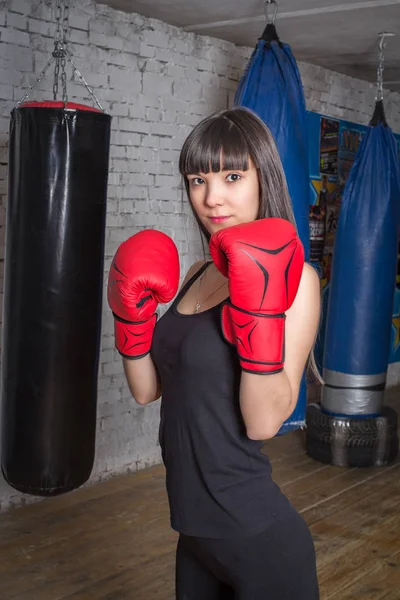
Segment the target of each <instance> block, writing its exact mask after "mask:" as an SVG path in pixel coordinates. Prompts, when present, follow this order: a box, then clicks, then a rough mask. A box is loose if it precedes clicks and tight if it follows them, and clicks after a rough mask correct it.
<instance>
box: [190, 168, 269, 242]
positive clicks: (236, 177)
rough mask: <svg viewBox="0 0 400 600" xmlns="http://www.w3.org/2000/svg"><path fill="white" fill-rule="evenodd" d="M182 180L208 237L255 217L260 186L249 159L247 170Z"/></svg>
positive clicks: (255, 170)
mask: <svg viewBox="0 0 400 600" xmlns="http://www.w3.org/2000/svg"><path fill="white" fill-rule="evenodd" d="M186 177H187V180H188V182H189V194H190V201H191V203H192V206H193V209H194V210H195V211H196V214H197V216H198V217H199V219H200V221H201V222H202V223H203V225H204V227H205V228H206V229H207V231H209V233H210V234H211V235H212V234H213V233H215V232H216V231H219V230H220V229H224V228H225V227H231V226H232V225H239V223H248V222H250V221H254V220H255V219H256V218H257V215H258V209H259V202H260V200H259V198H260V186H259V181H258V174H257V169H256V168H255V166H254V164H253V162H252V161H251V159H249V168H248V169H247V171H240V170H230V171H218V172H217V173H213V172H209V173H191V174H189V175H187V176H186Z"/></svg>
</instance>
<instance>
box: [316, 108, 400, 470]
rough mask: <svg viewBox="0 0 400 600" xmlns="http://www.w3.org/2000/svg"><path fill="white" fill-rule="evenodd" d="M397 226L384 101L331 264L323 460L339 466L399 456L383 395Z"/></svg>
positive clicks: (393, 147)
mask: <svg viewBox="0 0 400 600" xmlns="http://www.w3.org/2000/svg"><path fill="white" fill-rule="evenodd" d="M399 227H400V171H399V158H398V154H397V144H396V141H395V138H394V136H393V133H392V132H391V130H390V128H389V127H388V126H387V123H386V121H385V116H384V111H383V105H382V102H381V101H379V102H377V104H376V109H375V112H374V116H373V118H372V121H371V123H370V126H369V128H368V130H367V133H366V135H365V136H364V138H363V140H362V142H361V144H360V147H359V149H358V152H357V155H356V159H355V162H354V164H353V167H352V169H351V171H350V174H349V177H348V180H347V183H346V187H345V190H344V194H343V199H342V207H341V212H340V217H339V222H338V229H337V233H336V240H335V252H334V257H333V264H332V276H331V284H330V296H329V303H328V314H327V324H326V336H325V351H324V361H323V378H324V381H325V386H324V388H323V392H322V401H321V409H322V410H321V414H320V417H319V418H320V419H321V418H322V419H325V421H326V423H328V422H330V427H328V429H329V434H330V438H329V436H328V437H327V438H325V441H326V442H327V443H328V444H329V445H330V446H331V448H330V450H329V451H328V449H326V450H327V452H326V454H325V458H329V457H330V460H331V462H333V463H334V464H338V465H343V466H368V465H371V464H383V463H385V462H389V461H390V460H392V459H393V458H394V457H395V456H396V454H397V446H398V442H397V434H396V414H395V412H394V411H392V410H391V409H389V408H388V407H383V398H384V390H385V383H386V371H387V365H388V360H389V353H390V344H391V325H392V314H393V300H394V291H395V283H396V269H397V246H398V234H399ZM310 410H311V413H310V414H311V415H312V411H313V410H316V409H315V407H312V408H311V409H310ZM311 420H312V416H311ZM311 425H312V424H311ZM314 425H315V423H314ZM309 433H310V435H311V436H313V427H312V426H311V431H310V432H309V431H308V434H309ZM314 433H315V431H314ZM320 433H322V432H320ZM328 438H329V439H328ZM352 438H353V439H352ZM321 439H322V438H321ZM314 442H315V440H314ZM311 446H312V449H311V452H310V453H311V455H312V454H313V449H315V444H314V445H313V444H311ZM363 446H364V447H363ZM320 450H321V448H320ZM317 453H318V452H317ZM319 454H320V453H319ZM356 454H357V456H356ZM352 455H353V457H352ZM317 458H321V455H320V456H319V457H317Z"/></svg>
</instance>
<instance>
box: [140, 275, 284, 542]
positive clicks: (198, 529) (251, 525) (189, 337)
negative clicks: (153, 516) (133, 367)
mask: <svg viewBox="0 0 400 600" xmlns="http://www.w3.org/2000/svg"><path fill="white" fill-rule="evenodd" d="M206 267H207V263H206V264H205V265H204V266H203V267H202V268H201V269H200V270H199V271H198V272H197V273H196V274H195V275H194V277H192V279H190V280H189V281H188V282H187V284H186V285H185V286H184V287H183V289H182V290H181V292H180V293H179V294H178V296H177V297H176V299H175V301H174V303H173V304H172V305H171V307H170V308H169V310H168V311H167V312H166V313H165V314H164V316H163V317H162V318H161V319H160V320H159V322H158V323H157V326H156V329H155V332H154V338H153V344H152V349H151V356H152V359H153V361H154V363H155V365H156V368H157V370H158V373H159V376H160V380H161V389H162V401H161V422H160V431H159V442H160V446H161V451H162V458H163V461H164V464H165V467H166V485H167V492H168V498H169V504H170V511H171V526H172V528H173V529H175V530H176V531H178V532H180V533H183V534H186V535H193V536H200V537H213V538H225V537H230V536H235V535H252V534H256V533H259V532H261V531H263V530H264V529H266V528H267V527H269V526H270V525H271V524H272V523H273V522H274V521H275V520H276V519H277V518H279V517H280V516H284V514H286V513H284V511H286V510H287V508H289V503H288V500H287V499H286V497H285V496H284V495H283V494H282V493H281V491H280V489H279V487H278V486H277V485H276V484H275V483H274V482H273V481H272V478H271V464H270V462H269V459H268V457H267V456H266V455H265V454H262V453H261V447H262V442H258V441H254V440H250V439H249V438H248V437H247V435H246V429H245V426H244V422H243V418H242V415H241V411H240V406H239V386H240V376H241V369H240V365H239V361H238V358H237V354H236V349H235V348H233V347H232V346H231V345H230V344H228V343H227V342H225V340H224V339H223V337H222V333H221V325H220V311H221V304H219V305H217V306H215V307H213V308H211V309H209V310H205V311H204V312H200V313H198V314H191V315H184V314H182V313H179V312H178V310H177V306H178V303H179V302H180V300H181V298H182V297H183V296H184V295H185V293H186V292H187V290H188V289H189V287H190V286H191V285H192V283H193V282H194V281H195V280H196V279H197V278H198V277H199V276H200V275H201V273H202V272H203V271H204V270H205V268H206Z"/></svg>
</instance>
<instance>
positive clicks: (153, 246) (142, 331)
mask: <svg viewBox="0 0 400 600" xmlns="http://www.w3.org/2000/svg"><path fill="white" fill-rule="evenodd" d="M178 286H179V257H178V250H177V248H176V246H175V244H174V242H173V241H172V239H171V238H170V237H168V236H167V235H165V233H162V232H161V231H156V230H154V229H146V230H144V231H141V232H140V233H137V234H136V235H133V236H132V237H130V238H129V239H128V240H126V242H123V243H122V244H121V245H120V247H119V248H118V250H117V253H116V255H115V256H114V259H113V261H112V264H111V268H110V274H109V277H108V290H107V296H108V304H109V306H110V308H111V310H112V311H113V315H114V332H115V346H116V348H117V350H118V352H119V353H120V354H122V356H124V357H125V358H131V359H136V358H142V357H143V356H146V354H148V353H149V352H150V348H151V342H152V339H153V332H154V327H155V325H156V321H157V315H156V314H155V311H156V309H157V306H158V304H159V303H160V304H166V303H167V302H169V301H170V300H172V298H173V297H174V296H175V294H176V292H177V290H178Z"/></svg>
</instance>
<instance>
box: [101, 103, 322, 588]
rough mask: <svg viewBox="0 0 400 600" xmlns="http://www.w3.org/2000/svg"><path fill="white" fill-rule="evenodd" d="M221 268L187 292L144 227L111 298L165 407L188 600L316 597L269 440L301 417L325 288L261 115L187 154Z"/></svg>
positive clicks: (140, 380) (192, 188)
mask: <svg viewBox="0 0 400 600" xmlns="http://www.w3.org/2000/svg"><path fill="white" fill-rule="evenodd" d="M180 171H181V173H182V176H183V178H184V182H185V186H186V190H187V194H188V198H189V202H190V205H191V207H192V209H193V212H194V215H195V217H196V219H197V222H198V224H199V227H200V230H201V232H202V234H204V236H205V238H206V239H207V240H208V241H209V242H210V251H211V255H212V259H213V260H207V261H200V262H198V263H196V264H194V265H193V266H192V268H191V269H190V270H189V272H188V274H187V276H186V278H185V280H184V283H183V286H182V288H181V290H180V293H179V294H178V295H177V297H176V298H175V300H174V302H173V303H172V305H171V307H170V308H169V310H168V311H167V312H166V313H165V314H164V316H163V317H162V318H161V319H160V320H159V322H158V323H157V324H156V320H157V317H156V315H155V311H156V308H157V305H158V303H167V302H169V301H170V300H172V298H173V297H174V296H175V294H176V291H177V288H178V282H179V259H178V254H177V250H176V247H175V245H174V243H173V241H172V240H171V239H170V238H169V237H167V236H166V235H164V234H162V233H161V232H157V231H151V230H147V231H146V230H145V231H142V232H140V233H139V234H136V235H135V236H132V237H131V238H130V239H129V240H127V241H126V242H124V243H123V244H121V246H120V248H119V249H118V251H117V254H116V256H115V259H114V261H113V265H112V268H111V271H110V278H109V290H108V298H109V304H110V306H111V308H112V310H113V313H114V317H115V335H116V346H117V348H118V350H119V351H120V353H121V354H122V356H123V357H124V367H125V373H126V377H127V381H128V384H129V387H130V390H131V392H132V395H133V397H134V398H135V399H136V401H137V402H138V403H139V404H148V403H149V402H152V401H154V400H156V399H157V398H160V397H161V394H162V403H161V424H160V445H161V449H162V456H163V460H164V464H165V467H166V474H167V491H168V497H169V503H170V511H171V525H172V527H173V528H174V529H175V530H176V531H178V532H179V534H180V536H179V542H178V548H177V555H176V598H177V599H178V600H227V599H230V600H267V599H268V600H283V599H287V600H317V599H318V598H319V592H318V583H317V575H316V564H315V552H314V545H313V541H312V537H311V534H310V531H309V529H308V527H307V525H306V523H305V521H304V520H303V518H302V517H301V516H300V515H299V514H298V513H297V512H296V510H295V509H294V507H293V506H292V505H291V503H290V502H289V501H288V499H287V498H286V497H285V495H284V494H283V493H282V492H281V491H280V489H279V487H278V486H277V485H276V484H275V483H274V481H273V480H272V477H271V470H272V469H271V465H270V462H269V460H268V457H267V456H266V455H265V454H263V453H261V448H262V444H263V441H264V440H266V439H268V438H272V437H273V436H275V435H276V433H277V432H278V430H279V428H280V427H281V425H282V423H283V422H284V421H285V420H286V419H287V418H288V417H289V416H290V414H291V413H292V412H293V410H294V408H295V405H296V402H297V397H298V392H299V386H300V381H301V377H302V373H303V371H304V368H305V366H306V363H307V361H308V360H309V359H310V354H311V356H312V347H313V343H314V340H315V337H316V333H317V328H318V322H319V314H320V303H319V298H320V288H319V279H318V276H317V275H316V273H315V272H314V270H313V268H312V267H311V266H310V265H308V264H304V256H303V248H302V245H301V242H300V240H299V239H298V237H297V233H296V229H295V224H294V217H293V212H292V207H291V203H290V198H289V195H288V190H287V185H286V180H285V176H284V173H283V169H282V164H281V161H280V158H279V155H278V152H277V149H276V146H275V143H274V140H273V138H272V136H271V134H270V132H269V130H268V129H267V127H266V126H265V125H264V124H263V122H262V121H261V120H260V119H259V118H258V117H257V116H256V115H255V114H253V113H252V112H250V111H249V110H247V109H243V108H235V109H232V110H227V111H223V112H220V113H217V114H215V115H212V116H211V117H209V118H207V119H205V120H204V121H202V122H201V123H200V124H199V125H197V126H196V127H195V128H194V130H193V131H192V132H191V134H190V135H189V137H188V138H187V140H186V141H185V143H184V146H183V148H182V152H181V157H180Z"/></svg>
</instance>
